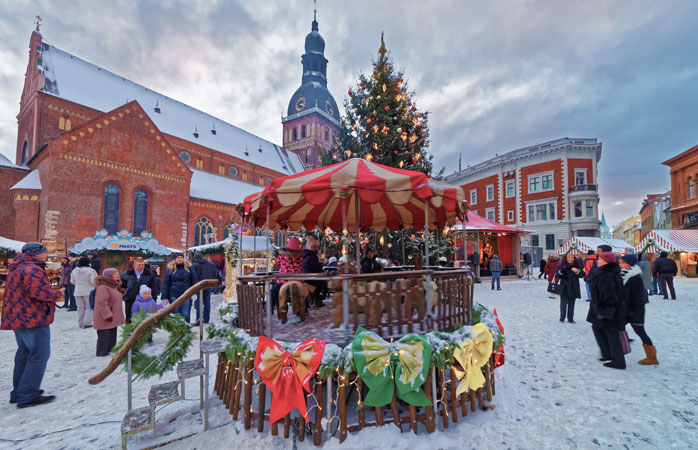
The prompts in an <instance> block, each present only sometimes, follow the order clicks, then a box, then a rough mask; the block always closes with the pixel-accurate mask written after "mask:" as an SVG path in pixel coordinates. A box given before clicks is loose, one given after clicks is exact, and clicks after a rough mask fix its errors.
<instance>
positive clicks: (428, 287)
mask: <svg viewBox="0 0 698 450" xmlns="http://www.w3.org/2000/svg"><path fill="white" fill-rule="evenodd" d="M424 263H425V264H424V269H428V267H429V198H428V197H427V199H426V200H424ZM424 278H425V280H426V297H427V298H426V303H427V316H428V317H431V305H432V294H433V292H432V289H431V275H430V274H427V275H426V276H425V277H424ZM432 395H435V394H432Z"/></svg>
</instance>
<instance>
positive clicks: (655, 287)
mask: <svg viewBox="0 0 698 450" xmlns="http://www.w3.org/2000/svg"><path fill="white" fill-rule="evenodd" d="M647 259H648V260H649V263H650V268H651V271H650V273H651V274H652V287H650V295H659V294H661V293H662V283H660V282H659V277H658V276H656V275H655V273H654V261H655V260H656V258H655V260H653V259H651V258H650V257H649V256H648V257H647Z"/></svg>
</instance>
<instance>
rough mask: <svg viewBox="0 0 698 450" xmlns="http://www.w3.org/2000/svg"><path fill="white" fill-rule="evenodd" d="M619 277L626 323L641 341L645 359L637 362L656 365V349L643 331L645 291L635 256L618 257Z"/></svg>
mask: <svg viewBox="0 0 698 450" xmlns="http://www.w3.org/2000/svg"><path fill="white" fill-rule="evenodd" d="M619 262H620V268H621V272H620V276H621V278H623V293H624V299H625V302H626V304H627V311H626V322H627V323H629V324H630V326H631V327H633V330H634V331H635V334H637V335H638V336H639V337H640V339H641V340H642V348H643V350H645V355H646V358H644V359H641V360H640V361H638V362H639V363H640V364H644V365H647V366H649V365H656V364H659V362H658V361H657V349H656V348H655V347H654V344H652V340H651V339H650V337H649V336H648V335H647V332H646V331H645V304H646V303H649V300H648V299H647V289H645V285H644V281H643V273H642V270H641V269H640V266H639V265H638V264H637V262H638V261H637V256H635V255H632V254H628V255H624V256H621V257H620V261H619Z"/></svg>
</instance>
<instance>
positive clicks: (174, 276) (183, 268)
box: [162, 252, 199, 323]
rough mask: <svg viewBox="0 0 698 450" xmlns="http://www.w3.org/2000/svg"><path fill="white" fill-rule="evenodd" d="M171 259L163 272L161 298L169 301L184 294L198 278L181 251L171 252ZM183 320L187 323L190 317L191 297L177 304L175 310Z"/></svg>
mask: <svg viewBox="0 0 698 450" xmlns="http://www.w3.org/2000/svg"><path fill="white" fill-rule="evenodd" d="M172 256H173V257H174V260H173V261H170V262H169V263H168V264H167V272H165V282H164V283H162V298H163V300H169V302H170V303H172V302H174V301H175V300H177V299H178V298H179V296H180V295H182V294H184V292H186V290H187V289H189V288H190V287H192V286H194V285H195V284H196V283H197V282H198V281H199V280H198V279H197V278H196V274H195V273H194V271H193V270H191V264H189V261H187V260H185V259H184V254H183V253H182V252H176V253H173V254H172ZM176 312H177V313H178V314H180V315H181V316H182V317H184V320H186V321H187V323H189V319H190V318H191V298H188V299H186V300H185V301H184V303H182V304H181V305H179V308H177V311H176Z"/></svg>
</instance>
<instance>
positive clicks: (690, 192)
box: [688, 178, 696, 199]
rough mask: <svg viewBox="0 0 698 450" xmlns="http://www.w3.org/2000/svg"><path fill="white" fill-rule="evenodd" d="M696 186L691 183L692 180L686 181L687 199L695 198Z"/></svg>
mask: <svg viewBox="0 0 698 450" xmlns="http://www.w3.org/2000/svg"><path fill="white" fill-rule="evenodd" d="M695 193H696V184H695V183H694V182H693V178H689V179H688V198H689V199H691V198H693V197H695Z"/></svg>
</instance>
